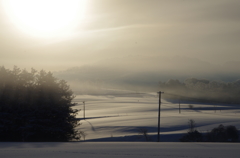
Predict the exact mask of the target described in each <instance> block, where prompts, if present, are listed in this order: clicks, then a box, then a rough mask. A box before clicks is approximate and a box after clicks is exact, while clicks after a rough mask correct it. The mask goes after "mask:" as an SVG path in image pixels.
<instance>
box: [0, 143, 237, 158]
mask: <svg viewBox="0 0 240 158" xmlns="http://www.w3.org/2000/svg"><path fill="white" fill-rule="evenodd" d="M239 147H240V145H239V143H231V144H227V143H166V142H160V143H157V142H118V143H116V142H76V143H75V142H71V143H0V157H1V158H33V157H34V158H66V157H69V158H128V157H130V158H155V157H156V158H239V155H240V150H239Z"/></svg>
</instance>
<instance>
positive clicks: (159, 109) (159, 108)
mask: <svg viewBox="0 0 240 158" xmlns="http://www.w3.org/2000/svg"><path fill="white" fill-rule="evenodd" d="M162 93H164V92H161V91H160V92H158V94H159V104H158V105H159V107H158V142H160V111H161V94H162Z"/></svg>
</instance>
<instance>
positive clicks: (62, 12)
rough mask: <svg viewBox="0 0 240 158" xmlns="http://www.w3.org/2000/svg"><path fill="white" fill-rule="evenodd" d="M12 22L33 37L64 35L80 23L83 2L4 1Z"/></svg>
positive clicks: (78, 0) (76, 0)
mask: <svg viewBox="0 0 240 158" xmlns="http://www.w3.org/2000/svg"><path fill="white" fill-rule="evenodd" d="M3 4H4V8H5V10H6V12H7V15H8V16H9V17H10V19H11V20H12V22H13V23H14V24H15V25H16V26H17V27H18V28H19V29H20V30H22V31H23V32H25V33H28V34H30V35H33V36H39V37H52V36H57V35H61V34H65V33H67V32H69V31H71V30H73V29H74V28H75V27H76V26H78V25H79V23H81V20H82V19H83V17H84V15H83V14H84V9H85V8H84V7H85V0H4V1H3Z"/></svg>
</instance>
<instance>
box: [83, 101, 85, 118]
mask: <svg viewBox="0 0 240 158" xmlns="http://www.w3.org/2000/svg"><path fill="white" fill-rule="evenodd" d="M83 119H84V120H85V101H83Z"/></svg>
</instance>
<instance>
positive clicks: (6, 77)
mask: <svg viewBox="0 0 240 158" xmlns="http://www.w3.org/2000/svg"><path fill="white" fill-rule="evenodd" d="M73 98H74V95H73V92H72V91H71V90H70V87H69V86H68V85H67V82H66V81H64V80H58V79H56V78H55V77H53V74H52V73H51V72H46V71H44V70H41V71H39V72H38V71H36V70H35V69H31V71H30V72H28V71H27V70H25V69H23V70H21V69H19V68H18V67H16V66H15V67H14V68H13V69H12V70H10V69H6V68H5V67H3V66H2V67H0V141H30V142H32V141H35V142H36V141H37V142H39V141H41V142H42V141H71V140H74V139H75V140H79V139H80V132H79V131H77V130H76V127H77V126H79V121H78V120H76V115H77V112H78V110H74V109H73V108H72V107H73V106H74V105H75V103H73V102H72V100H73Z"/></svg>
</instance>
